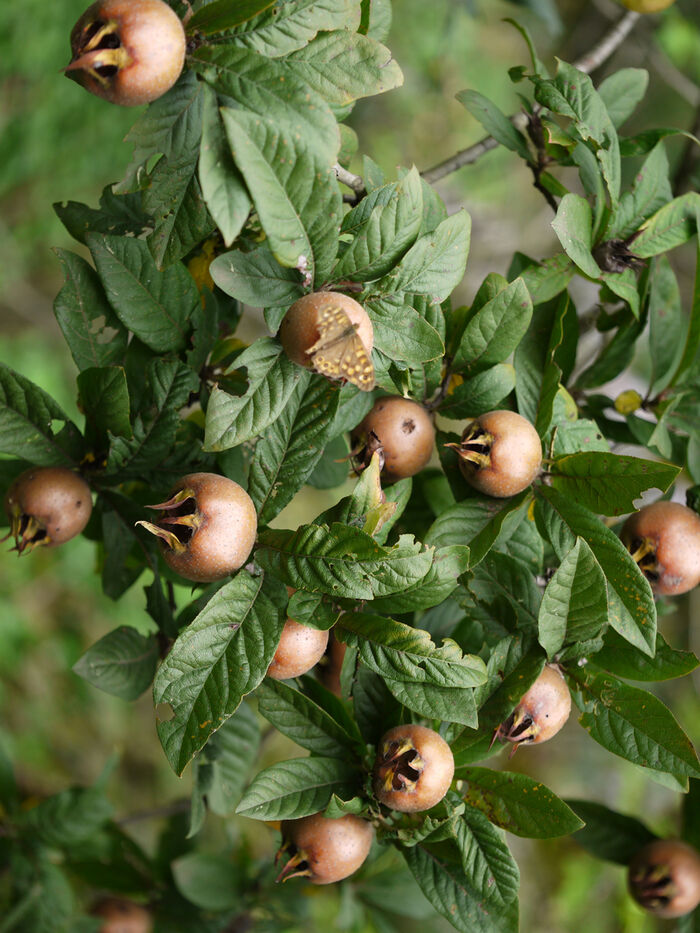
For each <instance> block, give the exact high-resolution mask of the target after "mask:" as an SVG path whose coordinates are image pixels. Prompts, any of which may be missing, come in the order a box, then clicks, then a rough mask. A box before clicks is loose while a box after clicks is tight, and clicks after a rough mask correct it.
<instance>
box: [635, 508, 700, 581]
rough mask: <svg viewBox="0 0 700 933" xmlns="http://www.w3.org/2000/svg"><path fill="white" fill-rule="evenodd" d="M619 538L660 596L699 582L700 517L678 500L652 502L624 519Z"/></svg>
mask: <svg viewBox="0 0 700 933" xmlns="http://www.w3.org/2000/svg"><path fill="white" fill-rule="evenodd" d="M620 537H621V538H622V542H623V543H624V545H625V547H626V548H627V549H628V551H629V552H630V554H631V555H632V557H633V558H634V559H635V561H636V562H637V564H638V566H639V569H640V570H641V571H642V573H643V574H644V576H645V577H646V578H647V580H648V581H649V584H650V586H651V588H652V590H653V591H654V592H655V593H658V594H659V595H660V596H677V595H679V594H680V593H687V592H688V590H692V589H693V588H694V587H696V586H697V585H698V583H700V516H699V515H698V514H697V513H696V512H694V511H693V510H692V509H689V508H688V507H687V506H685V505H681V504H680V503H679V502H653V503H652V504H651V505H645V506H643V507H642V508H641V509H640V510H639V511H638V512H635V513H634V514H633V515H630V517H629V518H628V519H627V521H626V522H625V524H624V525H623V526H622V531H621V532H620Z"/></svg>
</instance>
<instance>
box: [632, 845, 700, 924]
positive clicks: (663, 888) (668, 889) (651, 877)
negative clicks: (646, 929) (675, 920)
mask: <svg viewBox="0 0 700 933" xmlns="http://www.w3.org/2000/svg"><path fill="white" fill-rule="evenodd" d="M627 882H628V885H629V890H630V894H631V895H632V897H633V898H634V899H635V901H636V902H637V903H638V904H641V906H642V907H643V908H644V909H645V910H648V911H649V913H651V914H654V916H656V917H682V916H683V915H684V914H688V913H690V911H691V910H695V908H696V907H697V906H698V904H700V854H698V853H697V852H696V851H695V849H694V848H693V847H692V846H689V845H687V843H685V842H680V841H679V840H677V839H656V840H655V841H654V842H650V843H648V844H647V845H645V846H644V847H643V848H641V849H640V850H639V852H637V854H636V855H635V856H634V858H633V859H632V861H631V862H630V864H629V869H628V872H627Z"/></svg>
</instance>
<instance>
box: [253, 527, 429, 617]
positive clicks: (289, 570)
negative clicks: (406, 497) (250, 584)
mask: <svg viewBox="0 0 700 933" xmlns="http://www.w3.org/2000/svg"><path fill="white" fill-rule="evenodd" d="M255 557H256V561H257V562H258V563H259V564H260V566H261V567H263V568H264V569H265V570H268V571H269V572H270V573H272V574H274V576H276V577H277V578H278V579H280V580H283V581H284V582H285V583H286V584H287V586H292V587H294V588H295V589H302V590H306V591H307V592H309V593H327V594H328V595H329V596H335V597H338V598H340V597H344V598H346V599H372V598H374V597H376V596H386V595H388V594H389V593H396V592H399V591H400V590H403V589H405V588H406V587H408V586H411V585H413V584H414V583H416V582H417V581H419V580H422V579H423V578H424V577H425V575H426V574H427V573H428V572H429V571H430V568H431V566H432V562H433V552H432V550H431V549H429V548H424V547H423V546H422V545H420V544H418V543H417V542H414V541H413V540H412V538H410V536H402V537H401V538H400V539H399V542H398V543H397V544H396V545H394V547H392V548H383V547H381V546H380V545H378V544H377V543H376V542H375V541H374V540H373V539H372V538H371V537H370V535H368V534H365V532H363V531H360V530H359V529H358V528H350V527H347V526H345V525H341V524H333V525H331V526H330V527H328V526H326V525H301V526H300V527H299V528H298V529H297V530H296V531H286V530H279V529H268V530H267V531H262V532H261V533H260V535H259V536H258V550H257V551H256V554H255Z"/></svg>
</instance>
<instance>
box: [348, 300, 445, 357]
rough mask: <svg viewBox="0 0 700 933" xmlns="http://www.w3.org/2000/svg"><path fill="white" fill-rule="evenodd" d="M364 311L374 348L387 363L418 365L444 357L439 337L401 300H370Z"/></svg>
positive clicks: (431, 327) (423, 319)
mask: <svg viewBox="0 0 700 933" xmlns="http://www.w3.org/2000/svg"><path fill="white" fill-rule="evenodd" d="M365 310H366V311H367V313H368V314H369V316H370V320H371V321H372V326H373V328H374V346H375V347H376V349H377V350H381V351H382V353H385V354H386V356H387V357H388V358H389V360H403V361H404V362H406V363H408V364H409V365H413V366H417V365H419V364H420V363H425V362H428V361H430V360H436V359H440V358H441V357H442V356H443V354H444V352H445V344H444V343H443V340H442V337H441V336H440V334H439V333H438V332H437V330H436V329H435V328H434V327H433V326H432V324H429V323H428V321H426V320H425V318H424V317H421V315H420V314H419V313H418V312H417V311H416V309H415V308H412V307H410V306H409V305H406V304H404V303H403V299H401V298H399V299H394V298H373V299H370V300H369V301H367V303H366V304H365Z"/></svg>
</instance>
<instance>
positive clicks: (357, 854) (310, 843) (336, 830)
mask: <svg viewBox="0 0 700 933" xmlns="http://www.w3.org/2000/svg"><path fill="white" fill-rule="evenodd" d="M281 829H282V838H283V839H284V840H285V841H287V842H289V843H292V844H293V845H294V847H295V848H296V851H297V852H298V853H299V855H301V856H302V858H303V860H304V862H305V863H306V864H307V865H308V871H309V874H308V875H306V877H308V879H309V881H311V883H312V884H333V882H334V881H342V879H343V878H347V877H348V876H349V875H352V874H353V873H354V872H356V871H357V869H358V868H359V867H360V865H362V863H363V862H364V860H365V859H366V858H367V856H368V855H369V850H370V848H371V847H372V840H373V838H374V829H373V828H372V824H371V823H368V822H367V820H361V819H360V818H359V817H357V816H353V815H352V814H350V813H348V814H346V815H345V816H341V817H340V819H337V820H331V819H328V817H325V816H323V814H322V813H313V814H312V815H311V816H305V817H302V818H301V819H299V820H283V821H282V827H281Z"/></svg>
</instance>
